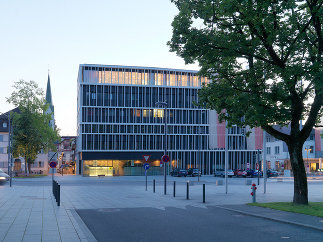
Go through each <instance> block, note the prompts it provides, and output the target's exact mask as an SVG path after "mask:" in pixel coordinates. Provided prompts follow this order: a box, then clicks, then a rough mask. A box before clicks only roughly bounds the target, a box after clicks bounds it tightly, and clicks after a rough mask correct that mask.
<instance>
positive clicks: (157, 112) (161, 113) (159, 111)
mask: <svg viewBox="0 0 323 242" xmlns="http://www.w3.org/2000/svg"><path fill="white" fill-rule="evenodd" d="M163 117H164V110H163V109H154V118H163Z"/></svg>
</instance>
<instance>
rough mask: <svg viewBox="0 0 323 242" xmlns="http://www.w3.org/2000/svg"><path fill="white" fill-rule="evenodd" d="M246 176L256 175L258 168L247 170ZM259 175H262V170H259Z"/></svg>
mask: <svg viewBox="0 0 323 242" xmlns="http://www.w3.org/2000/svg"><path fill="white" fill-rule="evenodd" d="M247 176H250V177H258V170H247ZM259 176H260V177H262V176H263V173H262V171H260V172H259Z"/></svg>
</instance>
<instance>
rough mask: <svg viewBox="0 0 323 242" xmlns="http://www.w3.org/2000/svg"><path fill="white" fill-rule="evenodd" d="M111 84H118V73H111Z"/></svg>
mask: <svg viewBox="0 0 323 242" xmlns="http://www.w3.org/2000/svg"><path fill="white" fill-rule="evenodd" d="M112 83H118V72H117V71H114V70H113V71H112Z"/></svg>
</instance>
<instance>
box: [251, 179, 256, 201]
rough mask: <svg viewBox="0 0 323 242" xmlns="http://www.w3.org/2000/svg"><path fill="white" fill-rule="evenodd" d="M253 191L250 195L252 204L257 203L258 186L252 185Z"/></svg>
mask: <svg viewBox="0 0 323 242" xmlns="http://www.w3.org/2000/svg"><path fill="white" fill-rule="evenodd" d="M251 190H252V192H251V193H250V195H251V196H252V202H253V203H256V190H257V186H256V184H255V183H253V184H252V186H251Z"/></svg>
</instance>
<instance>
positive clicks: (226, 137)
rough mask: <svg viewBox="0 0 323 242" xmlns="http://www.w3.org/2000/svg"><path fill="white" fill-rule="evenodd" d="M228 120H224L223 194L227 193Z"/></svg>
mask: <svg viewBox="0 0 323 242" xmlns="http://www.w3.org/2000/svg"><path fill="white" fill-rule="evenodd" d="M227 126H228V121H227V120H226V121H225V146H224V154H225V157H224V174H225V175H224V177H225V178H224V180H225V194H228V161H229V152H228V145H229V144H228V142H229V137H228V128H227Z"/></svg>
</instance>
